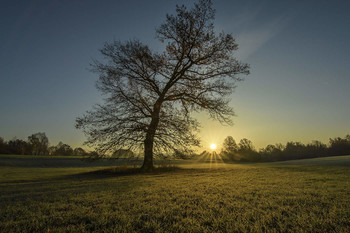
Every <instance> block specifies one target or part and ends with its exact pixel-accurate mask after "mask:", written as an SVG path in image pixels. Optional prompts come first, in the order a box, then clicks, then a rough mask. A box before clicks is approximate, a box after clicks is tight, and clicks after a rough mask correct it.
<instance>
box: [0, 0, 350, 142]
mask: <svg viewBox="0 0 350 233" xmlns="http://www.w3.org/2000/svg"><path fill="white" fill-rule="evenodd" d="M192 2H193V1H160V0H157V1H151V0H150V1H141V0H128V1H68V0H66V1H64V0H56V1H55V0H53V1H45V0H36V1H30V0H26V1H16V0H12V1H7V0H5V1H1V7H0V30H1V33H0V99H1V101H0V109H1V114H0V136H1V137H3V138H5V139H6V140H9V139H12V138H13V137H15V136H16V137H18V138H21V139H26V137H27V136H29V135H30V134H32V133H36V132H45V133H46V134H47V136H48V137H49V139H50V142H51V143H52V144H57V143H58V142H59V141H63V142H64V143H69V144H71V145H73V146H80V145H81V144H82V142H83V141H84V140H85V137H84V135H83V134H82V133H81V132H80V131H78V130H76V129H75V128H74V122H75V118H76V117H77V116H81V115H82V114H83V113H84V112H85V111H86V110H89V109H91V107H92V105H93V104H95V103H98V102H100V101H101V96H100V95H99V93H98V92H97V91H96V89H95V84H94V83H95V81H96V80H97V76H96V75H95V74H93V73H91V72H90V71H89V63H91V61H92V59H94V58H97V59H98V58H99V54H98V49H100V48H102V46H103V43H104V42H106V41H112V40H114V39H115V40H121V41H124V40H128V39H134V38H138V39H140V40H141V41H143V42H144V43H146V44H149V45H150V46H151V47H152V48H153V49H160V48H161V44H160V43H159V42H158V41H157V40H156V39H155V28H156V27H157V26H159V25H160V23H162V22H163V21H164V19H165V14H166V13H172V12H174V9H175V5H176V4H182V3H185V4H186V5H189V6H190V5H191V4H192ZM214 7H215V8H216V21H215V26H216V30H217V31H221V30H224V31H225V32H226V33H231V34H232V35H233V36H234V37H235V38H236V39H237V42H238V44H239V51H238V52H237V54H236V55H237V57H238V58H239V59H240V60H242V61H244V62H247V63H249V64H250V65H251V75H249V76H247V77H246V78H245V81H243V82H240V83H239V84H238V87H237V89H236V91H235V93H234V94H233V95H232V101H231V105H232V106H233V107H234V108H235V111H236V114H237V116H236V117H235V118H234V123H235V124H234V126H232V127H226V126H221V125H219V124H218V123H216V122H213V121H211V120H208V117H207V116H206V115H203V114H200V115H198V118H199V119H200V121H201V122H202V126H203V128H202V132H201V134H200V135H201V137H202V139H203V145H204V148H206V147H207V146H208V145H209V144H210V143H217V144H221V143H222V140H223V139H224V138H225V137H226V136H228V135H231V136H233V137H234V138H235V139H236V140H239V139H241V138H243V137H246V138H248V139H250V140H252V141H253V143H254V144H255V145H256V147H257V148H260V147H263V146H266V145H267V144H274V143H278V142H281V143H285V142H286V141H301V142H303V143H308V142H310V141H311V140H314V139H316V140H321V141H323V142H328V138H330V137H335V136H345V135H346V134H348V133H350V121H349V116H350V107H349V106H350V105H349V100H350V92H349V88H350V71H349V65H350V46H349V44H348V43H349V41H350V30H349V28H350V27H349V25H350V14H349V13H348V9H349V7H350V2H349V1H340V0H338V1H228V0H220V1H214Z"/></svg>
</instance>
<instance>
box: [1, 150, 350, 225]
mask: <svg viewBox="0 0 350 233" xmlns="http://www.w3.org/2000/svg"><path fill="white" fill-rule="evenodd" d="M116 164H118V162H114V161H98V162H97V163H87V162H84V161H81V160H80V159H79V158H65V157H60V158H45V157H30V156H5V155H2V156H0V232H94V231H95V232H247V231H248V232H266V231H268V232H350V156H339V157H331V158H319V159H308V160H298V161H287V162H278V163H264V164H254V163H251V164H232V163H225V162H224V161H223V160H221V157H219V156H216V155H213V156H207V157H206V158H199V159H197V161H192V162H186V163H185V164H183V165H181V163H179V162H178V163H177V167H173V166H162V167H160V168H159V169H158V170H157V171H156V172H154V173H149V174H143V173H138V172H137V171H136V170H135V169H134V168H133V167H131V168H130V169H128V168H126V167H125V166H123V165H121V166H118V167H116V166H115V165H116ZM119 164H120V162H119ZM112 165H113V166H112Z"/></svg>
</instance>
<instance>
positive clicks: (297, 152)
mask: <svg viewBox="0 0 350 233" xmlns="http://www.w3.org/2000/svg"><path fill="white" fill-rule="evenodd" d="M221 153H222V154H223V155H224V156H226V157H227V158H229V159H230V160H232V161H246V162H249V161H252V162H253V161H261V162H268V161H284V160H293V159H307V158H317V157H326V156H338V155H350V135H346V136H345V137H344V138H341V137H336V138H330V139H329V144H328V145H327V144H325V143H322V142H320V141H312V142H311V143H309V144H306V145H305V144H303V143H301V142H287V143H286V144H285V145H283V144H280V143H279V144H275V145H267V146H266V147H265V148H262V149H260V150H259V151H257V150H256V149H255V147H254V145H253V143H252V142H251V141H250V140H249V139H246V138H243V139H241V140H240V141H239V143H236V141H235V140H234V139H233V137H231V136H228V137H227V138H226V139H225V140H224V143H223V149H222V151H221Z"/></svg>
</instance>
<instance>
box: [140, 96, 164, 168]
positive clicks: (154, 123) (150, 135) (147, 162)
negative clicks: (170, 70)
mask: <svg viewBox="0 0 350 233" xmlns="http://www.w3.org/2000/svg"><path fill="white" fill-rule="evenodd" d="M161 104H162V101H161V100H158V101H157V102H156V103H155V105H154V107H153V113H152V120H151V123H150V125H149V127H148V131H147V133H146V139H145V141H144V146H145V157H144V160H143V165H142V167H141V169H142V170H144V171H152V170H153V169H154V166H153V143H154V136H155V134H156V130H157V127H158V123H159V112H160V107H161Z"/></svg>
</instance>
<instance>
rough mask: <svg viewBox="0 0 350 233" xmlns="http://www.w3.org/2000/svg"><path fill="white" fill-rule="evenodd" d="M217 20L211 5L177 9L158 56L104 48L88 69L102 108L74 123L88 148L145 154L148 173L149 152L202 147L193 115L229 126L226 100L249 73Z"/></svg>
mask: <svg viewBox="0 0 350 233" xmlns="http://www.w3.org/2000/svg"><path fill="white" fill-rule="evenodd" d="M214 16H215V10H214V9H213V8H212V2H211V1H210V0H200V1H199V2H198V3H196V4H195V5H194V7H193V8H191V9H187V8H186V7H185V6H184V5H182V6H176V14H175V15H169V14H167V15H166V21H165V22H164V23H163V24H161V25H160V27H159V28H158V29H157V30H156V35H157V38H158V39H159V41H160V42H161V43H164V44H165V51H164V52H162V53H158V52H152V51H151V49H150V48H149V47H148V46H147V45H144V44H142V43H141V42H140V41H138V40H132V41H127V42H125V43H122V42H117V41H114V42H112V43H106V44H105V46H104V48H103V49H101V50H100V52H101V54H102V55H103V57H104V58H105V60H104V62H99V61H96V60H95V61H94V63H93V64H92V67H93V71H94V72H96V73H97V74H98V75H99V80H98V82H97V88H98V89H99V90H100V91H101V92H102V94H104V95H105V97H106V98H105V102H104V104H102V105H96V106H95V108H94V109H93V110H92V111H89V112H87V113H86V114H85V115H84V116H83V117H81V118H77V121H76V127H77V128H78V129H82V130H83V131H84V132H85V134H86V135H87V136H88V140H87V142H86V143H87V144H88V145H90V146H96V147H97V148H98V149H99V151H100V152H101V153H102V152H103V153H106V152H111V151H115V150H118V149H122V148H125V149H130V150H131V149H132V150H134V151H140V150H143V151H144V162H143V166H142V168H143V169H144V170H152V169H153V155H154V153H155V154H157V153H163V152H170V151H175V150H178V151H181V152H184V153H189V152H191V148H192V147H193V146H199V144H200V142H199V140H198V138H197V137H196V132H197V131H198V129H199V128H198V127H199V124H198V122H197V121H196V119H194V118H193V117H192V116H191V113H192V112H199V111H206V112H207V113H209V115H210V117H211V118H213V119H216V120H218V121H220V122H221V123H227V124H231V116H232V115H234V112H233V109H232V108H231V107H230V106H229V105H228V103H229V98H228V97H229V96H230V94H231V93H232V92H233V90H234V87H235V83H236V81H238V80H241V78H240V77H239V76H240V75H241V74H248V73H249V66H248V65H247V64H244V63H241V62H239V61H238V60H237V59H236V58H234V56H233V52H234V51H235V50H237V48H238V45H237V44H236V42H235V40H234V38H233V37H232V36H231V35H230V34H225V33H224V32H221V33H219V34H217V33H215V31H214V24H213V21H214Z"/></svg>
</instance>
